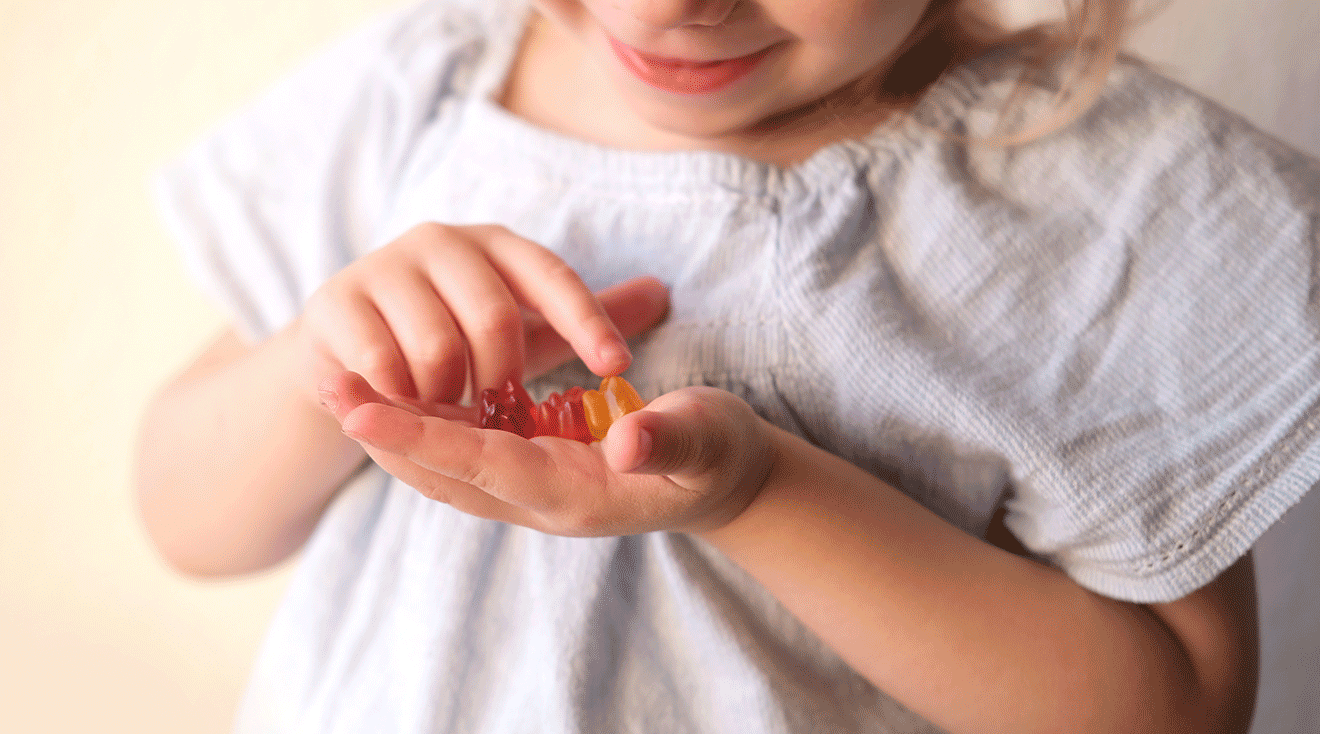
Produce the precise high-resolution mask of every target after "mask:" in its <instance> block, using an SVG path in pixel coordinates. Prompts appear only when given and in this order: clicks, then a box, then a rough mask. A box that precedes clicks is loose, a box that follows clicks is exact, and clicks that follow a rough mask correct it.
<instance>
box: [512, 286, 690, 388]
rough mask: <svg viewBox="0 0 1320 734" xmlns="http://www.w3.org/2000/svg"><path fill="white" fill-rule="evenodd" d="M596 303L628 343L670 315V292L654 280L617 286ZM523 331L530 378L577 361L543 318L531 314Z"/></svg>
mask: <svg viewBox="0 0 1320 734" xmlns="http://www.w3.org/2000/svg"><path fill="white" fill-rule="evenodd" d="M596 299H597V300H599V301H600V305H601V307H602V308H604V309H605V313H606V315H608V316H609V317H610V320H611V321H613V322H614V326H615V328H617V329H618V330H619V333H620V334H622V335H623V338H625V339H627V338H629V337H633V336H636V335H638V334H640V333H642V332H644V331H646V330H647V329H650V328H651V327H653V326H655V325H656V324H658V323H660V321H661V320H662V319H664V317H665V314H667V313H668V312H669V289H668V288H667V287H665V284H664V283H661V282H660V281H659V280H657V279H655V278H652V277H650V276H641V277H637V278H632V279H629V280H625V281H623V282H622V283H616V284H615V285H612V286H610V287H609V288H606V289H604V290H602V291H599V292H597V293H596ZM523 329H524V333H525V334H526V338H527V352H526V355H527V356H526V360H527V364H526V369H525V374H526V376H527V377H529V378H530V377H535V376H537V375H540V374H542V373H544V372H547V371H549V370H551V369H552V368H554V367H557V366H559V365H560V364H562V363H564V362H566V361H568V360H569V359H571V358H572V357H573V349H572V347H570V346H569V344H568V342H567V341H565V340H564V338H563V337H561V336H560V335H559V333H558V332H556V331H555V330H554V328H553V327H551V326H550V324H549V323H548V322H546V320H545V319H544V318H541V317H540V316H539V315H537V314H528V316H527V322H526V323H525V324H524V327H523Z"/></svg>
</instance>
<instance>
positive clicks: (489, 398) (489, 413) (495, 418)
mask: <svg viewBox="0 0 1320 734" xmlns="http://www.w3.org/2000/svg"><path fill="white" fill-rule="evenodd" d="M535 409H536V404H535V403H533V402H532V397H531V396H530V395H528V394H527V391H526V390H524V389H523V386H522V385H521V384H519V383H517V382H514V381H513V380H505V382H504V389H503V390H495V389H493V388H486V389H485V390H482V391H481V427H482V428H498V429H500V430H501V431H508V432H509V433H516V434H518V435H519V436H522V437H523V438H531V437H533V436H535V435H536V417H535V415H534V414H533V412H532V411H534V410H535Z"/></svg>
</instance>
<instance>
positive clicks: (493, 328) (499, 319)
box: [472, 303, 522, 341]
mask: <svg viewBox="0 0 1320 734" xmlns="http://www.w3.org/2000/svg"><path fill="white" fill-rule="evenodd" d="M521 328H522V313H521V312H520V311H519V310H518V308H517V307H516V306H514V305H513V304H503V303H501V304H491V305H489V306H487V307H485V308H483V309H481V310H480V311H478V312H477V313H476V314H475V315H474V316H473V317H472V331H473V335H474V336H478V337H486V338H488V339H493V340H499V341H503V340H506V339H508V338H510V337H512V336H514V335H515V334H517V333H518V330H519V329H521Z"/></svg>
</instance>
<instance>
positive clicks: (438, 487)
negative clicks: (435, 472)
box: [417, 482, 453, 505]
mask: <svg viewBox="0 0 1320 734" xmlns="http://www.w3.org/2000/svg"><path fill="white" fill-rule="evenodd" d="M417 491H419V492H421V493H422V496H423V497H426V498H427V499H430V500H435V501H436V502H440V503H442V504H446V505H450V504H453V495H452V494H451V493H450V491H449V487H447V486H446V485H445V484H443V483H441V482H431V483H429V484H427V485H426V486H425V487H418V488H417Z"/></svg>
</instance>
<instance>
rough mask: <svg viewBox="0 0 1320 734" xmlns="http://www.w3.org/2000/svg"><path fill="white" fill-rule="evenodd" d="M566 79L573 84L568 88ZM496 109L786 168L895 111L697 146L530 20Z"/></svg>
mask: <svg viewBox="0 0 1320 734" xmlns="http://www.w3.org/2000/svg"><path fill="white" fill-rule="evenodd" d="M566 79H571V80H573V83H571V84H565V83H564V80H566ZM498 101H499V103H500V105H501V106H503V107H504V108H506V109H508V110H509V111H510V112H512V113H513V114H515V115H517V116H519V117H521V118H523V119H525V120H527V121H529V122H531V123H533V124H535V125H537V126H539V127H542V128H545V129H548V130H552V131H555V132H558V133H562V134H564V135H568V136H571V137H574V138H578V139H581V140H586V141H588V142H592V143H597V144H600V145H605V146H609V147H613V148H623V149H630V150H710V151H716V152H722V153H731V154H735V155H741V156H744V157H747V158H752V159H754V160H760V161H764V162H767V163H772V164H774V165H778V166H785V167H787V166H792V165H794V164H797V163H800V162H802V161H804V160H806V159H807V158H809V157H811V155H812V154H813V153H815V152H816V151H818V150H820V149H821V148H823V147H825V146H827V145H830V144H832V143H835V142H838V141H840V140H844V139H847V138H855V137H860V136H863V135H865V134H867V133H868V132H870V131H871V130H872V129H874V128H875V127H876V125H878V124H879V123H880V122H882V121H883V120H884V119H886V118H887V117H888V116H890V115H892V114H894V113H895V111H896V108H895V107H892V106H891V107H885V106H882V105H880V104H879V103H876V104H872V105H868V106H867V108H865V109H864V108H861V107H850V108H848V110H849V112H848V114H846V115H841V114H840V109H839V108H835V109H832V110H830V111H829V112H828V113H818V114H814V115H813V114H811V113H810V112H809V113H807V114H806V115H801V116H798V117H796V118H795V119H792V120H791V121H790V122H788V123H787V124H781V125H777V126H775V127H774V128H773V129H767V130H764V131H761V130H757V131H746V132H741V133H737V134H733V135H725V136H720V137H701V138H698V137H689V136H685V135H680V134H676V133H673V132H670V131H667V130H663V129H660V128H658V127H655V126H653V125H651V124H649V123H648V122H647V121H646V120H644V119H642V118H641V117H640V116H638V115H637V114H636V113H634V112H633V111H632V110H631V109H630V108H629V107H628V106H627V104H626V103H625V102H624V101H623V100H622V99H621V98H620V97H619V96H618V95H617V94H615V93H614V87H613V83H612V81H611V80H610V79H609V78H608V77H606V75H605V73H604V72H603V70H602V69H601V68H600V67H599V66H598V65H596V64H595V63H593V62H592V60H591V59H589V58H587V55H586V54H585V53H584V49H583V48H582V47H581V45H580V44H579V43H578V42H577V41H576V40H575V39H573V38H571V37H569V36H567V35H565V34H564V33H563V32H562V31H560V30H559V29H557V28H556V27H555V26H554V24H553V23H550V22H547V21H545V20H544V19H542V18H540V17H539V16H537V15H535V14H533V16H532V19H531V22H530V23H529V26H528V29H527V32H526V34H525V35H524V38H523V43H522V45H521V47H520V49H519V51H518V54H517V56H516V57H515V59H514V62H513V64H512V65H511V67H510V70H509V77H508V80H507V82H506V84H505V87H504V90H503V92H502V93H501V94H500V97H499V100H498Z"/></svg>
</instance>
